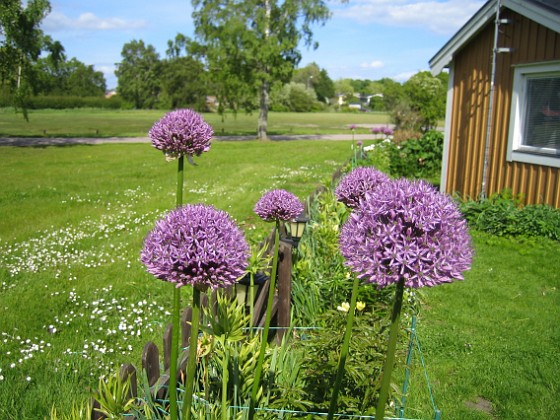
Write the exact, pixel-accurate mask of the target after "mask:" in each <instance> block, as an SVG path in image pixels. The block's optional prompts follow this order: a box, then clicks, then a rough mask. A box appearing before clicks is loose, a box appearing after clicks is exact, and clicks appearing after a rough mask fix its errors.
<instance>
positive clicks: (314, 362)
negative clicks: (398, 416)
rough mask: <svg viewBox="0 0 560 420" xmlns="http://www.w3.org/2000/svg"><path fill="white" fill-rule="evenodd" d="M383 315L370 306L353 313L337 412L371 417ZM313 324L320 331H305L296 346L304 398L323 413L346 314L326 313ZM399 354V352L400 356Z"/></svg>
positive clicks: (384, 333) (382, 354)
mask: <svg viewBox="0 0 560 420" xmlns="http://www.w3.org/2000/svg"><path fill="white" fill-rule="evenodd" d="M378 309H379V311H378ZM385 315H386V311H385V308H383V307H379V308H377V307H374V306H370V305H366V307H365V309H364V310H363V311H357V313H356V317H355V318H354V323H353V328H352V336H351V339H350V349H349V354H348V359H347V361H346V364H345V374H344V377H343V380H342V384H341V389H340V391H339V396H338V409H337V412H339V413H347V414H362V415H371V414H375V406H376V404H377V399H378V393H379V392H378V391H379V385H380V380H381V370H382V367H383V361H384V359H385V352H386V347H387V335H388V321H389V320H388V318H387V317H386V316H385ZM317 322H318V323H319V324H320V325H321V328H320V329H317V330H312V331H310V332H307V333H306V339H305V340H301V341H300V342H299V344H298V345H299V346H300V347H301V349H302V350H303V352H302V356H303V358H304V362H303V364H304V374H305V378H306V382H307V384H306V392H307V394H308V399H309V400H311V401H312V402H313V404H314V405H313V410H314V411H325V410H326V409H327V408H328V401H329V399H330V398H331V394H332V392H333V384H334V382H335V376H336V370H337V365H338V361H339V352H340V343H341V339H342V338H341V334H340V331H342V330H343V329H344V326H345V323H346V313H345V312H340V311H337V310H329V311H327V312H325V313H323V314H322V315H321V316H320V317H319V318H318V319H317ZM380 332H381V333H380ZM402 333H403V334H404V330H403V331H402ZM403 341H404V340H403ZM403 351H404V349H403V348H401V349H400V350H399V352H400V353H401V356H402V352H403Z"/></svg>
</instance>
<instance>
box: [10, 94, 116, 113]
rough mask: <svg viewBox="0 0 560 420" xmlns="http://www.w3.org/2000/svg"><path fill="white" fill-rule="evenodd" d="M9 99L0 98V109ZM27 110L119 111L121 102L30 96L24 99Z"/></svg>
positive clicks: (86, 98)
mask: <svg viewBox="0 0 560 420" xmlns="http://www.w3.org/2000/svg"><path fill="white" fill-rule="evenodd" d="M10 102H11V100H10V99H9V98H5V97H0V107H7V106H9V104H10ZM25 104H26V107H27V109H30V110H32V109H60V110H62V109H77V108H99V109H120V108H121V106H122V100H121V99H120V98H119V97H118V96H114V97H112V98H104V97H103V96H96V97H83V96H30V97H28V98H26V100H25Z"/></svg>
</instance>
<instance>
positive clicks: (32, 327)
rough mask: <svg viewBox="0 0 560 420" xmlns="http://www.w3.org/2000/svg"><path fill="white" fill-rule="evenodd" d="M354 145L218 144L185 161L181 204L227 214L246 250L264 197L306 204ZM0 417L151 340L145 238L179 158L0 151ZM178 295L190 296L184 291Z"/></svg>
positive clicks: (62, 408) (254, 237)
mask: <svg viewBox="0 0 560 420" xmlns="http://www.w3.org/2000/svg"><path fill="white" fill-rule="evenodd" d="M350 145H351V141H340V142H338V141H337V142H333V141H313V142H303V141H291V142H257V141H248V142H219V143H216V144H214V145H212V148H211V150H210V151H209V152H208V153H205V154H204V155H202V156H200V157H199V158H195V161H196V163H197V166H191V165H186V169H185V183H186V185H185V201H187V202H204V203H207V204H212V205H214V206H216V207H218V208H220V209H223V210H226V211H228V212H229V213H230V214H231V215H232V217H233V218H234V219H236V220H237V221H238V223H239V224H240V226H241V227H242V228H243V229H244V231H245V232H246V236H247V237H248V239H249V240H250V242H252V243H255V242H258V241H260V240H261V239H262V238H263V237H264V236H265V235H266V234H268V233H269V232H270V229H271V225H270V224H267V223H265V222H263V221H262V220H261V219H260V218H258V217H257V216H256V215H255V214H254V213H253V207H254V205H255V203H256V202H257V200H258V199H259V198H260V197H261V195H262V194H263V193H264V192H265V191H267V190H270V189H273V188H285V189H288V190H290V191H292V192H294V193H295V194H297V195H298V196H299V197H301V198H302V199H304V198H305V197H307V196H309V194H311V193H312V192H313V191H314V190H315V188H316V187H317V186H318V185H319V184H321V183H328V182H329V180H330V177H331V174H332V173H333V172H334V171H335V170H336V169H337V168H338V167H339V165H341V164H342V163H343V162H344V161H345V160H346V158H347V157H348V156H349V154H350V151H351V149H350ZM0 153H1V154H2V164H1V165H0V177H1V178H2V180H3V187H2V189H0V283H1V289H0V304H1V306H2V314H3V315H2V317H1V318H0V339H1V340H2V341H1V343H2V344H1V346H0V354H1V356H0V369H1V370H0V378H2V379H1V380H0V418H2V419H18V420H20V419H37V418H42V417H43V416H46V415H47V414H48V412H49V410H50V408H51V406H52V405H56V406H57V407H58V408H59V410H58V411H59V412H68V410H69V408H70V406H71V404H72V403H73V401H76V400H83V399H84V398H86V397H87V396H88V395H89V391H90V390H91V389H92V387H95V386H96V385H97V381H98V378H99V376H101V375H105V374H107V373H109V372H112V371H114V369H115V366H118V365H119V364H120V363H123V362H125V361H132V362H134V363H136V364H137V365H139V358H140V354H141V351H142V348H143V346H144V344H145V343H146V341H148V340H154V341H155V342H156V343H160V342H161V337H162V329H163V328H164V326H165V324H166V323H167V322H168V321H169V320H170V317H169V313H168V312H167V311H168V310H169V309H170V299H171V295H172V293H171V289H170V287H168V286H169V285H168V284H165V283H164V282H161V281H158V280H155V279H154V278H153V277H152V276H150V275H148V274H147V273H145V270H144V268H143V267H142V266H141V264H140V262H139V253H140V250H141V248H142V240H143V238H144V236H145V235H146V233H147V232H148V231H149V230H150V229H151V228H152V227H153V224H154V222H155V220H156V219H157V218H159V217H160V216H161V215H162V214H163V213H164V212H165V211H167V210H169V209H171V208H173V207H174V205H175V189H176V187H175V180H176V162H171V163H169V162H166V161H165V159H164V157H163V154H162V153H161V152H158V151H157V150H155V149H154V148H152V147H151V146H150V145H149V144H117V145H98V146H83V145H82V146H64V147H44V148H32V147H28V148H18V147H2V148H0ZM183 295H184V298H185V299H186V297H187V296H186V294H183Z"/></svg>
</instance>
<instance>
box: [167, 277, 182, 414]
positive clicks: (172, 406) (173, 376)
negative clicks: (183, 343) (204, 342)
mask: <svg viewBox="0 0 560 420" xmlns="http://www.w3.org/2000/svg"><path fill="white" fill-rule="evenodd" d="M180 310H181V289H180V288H177V287H174V288H173V315H172V325H173V328H172V331H171V355H170V358H171V360H170V361H169V414H170V415H171V420H176V419H177V418H178V412H177V356H178V347H179V322H180V316H179V314H180Z"/></svg>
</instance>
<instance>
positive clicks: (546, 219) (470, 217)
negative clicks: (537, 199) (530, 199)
mask: <svg viewBox="0 0 560 420" xmlns="http://www.w3.org/2000/svg"><path fill="white" fill-rule="evenodd" d="M461 211H462V212H463V214H464V215H465V218H466V219H467V221H468V222H469V225H470V226H472V227H473V228H474V229H477V230H480V231H483V232H488V233H491V234H493V235H497V236H540V237H544V238H549V239H553V240H555V241H560V210H558V209H555V208H552V207H550V206H546V205H543V204H529V205H526V206H521V205H520V203H519V200H518V199H517V198H516V197H514V196H512V194H511V192H509V191H504V192H502V193H500V194H495V195H493V196H491V197H489V198H488V199H486V200H479V201H475V200H466V201H463V202H461Z"/></svg>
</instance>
